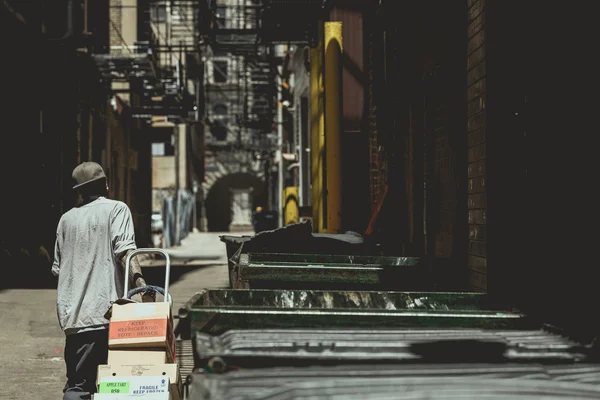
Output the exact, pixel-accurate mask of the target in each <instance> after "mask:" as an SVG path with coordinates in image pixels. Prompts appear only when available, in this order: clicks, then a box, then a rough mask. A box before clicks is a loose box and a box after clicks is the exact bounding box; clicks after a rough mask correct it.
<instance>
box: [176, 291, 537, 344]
mask: <svg viewBox="0 0 600 400" xmlns="http://www.w3.org/2000/svg"><path fill="white" fill-rule="evenodd" d="M180 318H189V322H190V325H189V326H190V330H191V335H192V336H193V335H194V334H195V332H204V333H210V334H213V335H219V334H221V333H223V332H225V331H227V330H229V329H269V328H339V327H345V328H364V327H369V328H394V327H395V328H398V327H439V328H451V327H470V328H482V327H483V328H496V329H514V328H522V329H524V327H529V326H530V320H529V319H528V318H527V317H526V316H525V315H523V314H521V313H518V312H510V311H502V309H501V308H498V307H495V306H494V305H493V304H491V302H490V300H489V298H488V297H487V295H485V294H481V293H435V292H383V291H380V292H360V291H307V290H203V291H201V292H199V293H197V294H196V295H195V296H194V297H193V299H191V301H190V302H189V306H188V307H186V308H184V309H182V310H180ZM538 326H539V325H538Z"/></svg>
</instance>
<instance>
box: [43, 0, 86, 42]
mask: <svg viewBox="0 0 600 400" xmlns="http://www.w3.org/2000/svg"><path fill="white" fill-rule="evenodd" d="M73 1H74V0H67V32H66V33H65V34H64V35H63V36H62V37H60V38H55V39H48V40H49V41H51V42H59V41H63V40H67V39H69V38H71V37H73V25H74V22H73ZM86 13H87V10H86Z"/></svg>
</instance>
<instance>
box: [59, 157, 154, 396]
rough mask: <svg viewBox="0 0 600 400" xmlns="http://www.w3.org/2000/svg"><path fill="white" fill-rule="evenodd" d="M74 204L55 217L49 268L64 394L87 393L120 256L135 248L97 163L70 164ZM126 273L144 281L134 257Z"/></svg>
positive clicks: (102, 358)
mask: <svg viewBox="0 0 600 400" xmlns="http://www.w3.org/2000/svg"><path fill="white" fill-rule="evenodd" d="M73 179H74V180H75V181H76V183H77V184H76V185H75V186H74V187H73V189H76V190H77V191H78V194H79V202H78V204H77V205H76V206H75V207H74V208H73V209H71V210H69V211H68V212H66V213H65V214H64V215H63V216H62V217H61V219H60V221H59V223H58V228H57V230H56V246H55V249H54V263H53V265H52V273H53V274H54V275H56V276H58V295H57V313H58V320H59V323H60V326H61V328H62V330H63V331H64V332H65V335H66V341H65V363H66V367H67V383H66V385H65V388H64V389H63V392H64V397H63V399H65V400H68V399H90V398H91V394H92V393H95V392H96V377H97V373H98V365H100V364H106V362H107V358H108V321H107V320H106V319H105V318H104V314H105V313H106V311H107V310H108V309H109V308H110V306H111V302H112V301H115V300H117V299H118V298H121V297H123V296H124V295H125V293H123V290H124V288H123V284H124V274H125V260H126V257H127V254H128V253H129V252H131V251H133V250H135V249H136V244H135V235H134V230H133V221H132V217H131V211H130V210H129V208H128V207H127V205H126V204H124V203H122V202H120V201H115V200H110V199H108V198H107V196H108V184H107V180H106V175H105V174H104V171H103V170H102V167H101V166H100V165H99V164H97V163H94V162H84V163H83V164H81V165H79V166H78V167H77V168H75V170H73ZM130 267H131V268H130V273H129V279H130V282H131V283H132V285H133V286H134V287H140V286H145V285H146V282H145V281H144V277H143V276H142V270H141V267H140V265H139V263H138V262H137V260H136V259H135V258H134V259H133V260H132V263H131V266H130Z"/></svg>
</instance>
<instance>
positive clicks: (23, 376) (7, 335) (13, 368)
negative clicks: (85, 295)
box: [0, 232, 252, 400]
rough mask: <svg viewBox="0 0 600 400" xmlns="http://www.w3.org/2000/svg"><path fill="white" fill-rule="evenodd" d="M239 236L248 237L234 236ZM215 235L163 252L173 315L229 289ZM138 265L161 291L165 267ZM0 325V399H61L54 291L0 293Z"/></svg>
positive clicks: (59, 335)
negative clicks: (200, 296)
mask: <svg viewBox="0 0 600 400" xmlns="http://www.w3.org/2000/svg"><path fill="white" fill-rule="evenodd" d="M244 234H248V233H239V235H240V236H241V235H244ZM250 234H252V233H250ZM219 235H220V234H219V233H201V232H196V233H191V234H190V235H189V236H188V237H187V238H186V239H184V240H183V241H182V242H181V245H180V246H177V247H174V248H171V249H168V253H169V254H170V256H171V262H172V269H171V279H170V281H171V284H170V293H171V296H172V297H173V310H174V311H175V312H176V310H178V309H179V307H180V306H181V305H183V304H184V303H185V302H186V301H187V300H189V299H190V298H191V297H192V296H193V295H194V294H195V293H196V292H197V291H198V290H200V289H204V288H225V287H228V286H229V278H228V272H227V257H226V249H225V244H224V243H222V242H221V241H220V240H219ZM235 235H236V236H237V235H238V233H235ZM142 266H143V268H144V274H145V275H147V276H148V283H149V284H155V285H158V286H161V287H162V286H163V284H164V262H163V261H160V260H145V261H144V262H143V263H142ZM15 286H16V285H12V287H15ZM0 322H1V324H0V348H1V350H2V355H1V359H0V360H1V362H0V398H1V399H3V400H26V399H27V400H28V399H37V400H57V399H61V398H62V387H63V385H64V383H65V364H64V359H63V350H64V334H63V333H62V331H61V330H60V328H59V326H58V320H57V316H56V290H55V289H53V288H40V289H18V288H17V289H6V290H0Z"/></svg>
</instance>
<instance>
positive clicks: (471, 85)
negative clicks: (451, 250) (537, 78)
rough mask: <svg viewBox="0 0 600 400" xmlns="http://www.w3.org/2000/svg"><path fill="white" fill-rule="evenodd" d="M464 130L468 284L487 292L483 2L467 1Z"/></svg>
mask: <svg viewBox="0 0 600 400" xmlns="http://www.w3.org/2000/svg"><path fill="white" fill-rule="evenodd" d="M467 4H468V28H467V37H468V44H467V47H468V52H467V54H468V56H467V57H468V58H467V87H468V89H467V101H468V107H467V108H468V111H467V117H468V120H467V130H468V133H467V135H468V149H469V150H468V156H467V158H468V196H469V197H468V209H469V211H468V215H469V218H468V219H469V242H468V243H469V251H468V253H469V257H468V266H469V274H470V283H471V286H472V287H473V289H475V290H487V240H486V208H487V202H486V185H485V183H486V182H485V180H486V173H485V168H486V148H485V146H486V140H485V139H486V133H485V130H486V107H485V102H486V53H485V52H486V48H485V0H467Z"/></svg>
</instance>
